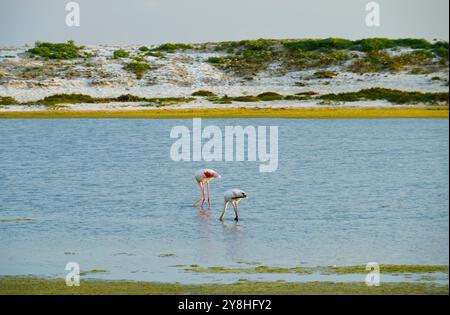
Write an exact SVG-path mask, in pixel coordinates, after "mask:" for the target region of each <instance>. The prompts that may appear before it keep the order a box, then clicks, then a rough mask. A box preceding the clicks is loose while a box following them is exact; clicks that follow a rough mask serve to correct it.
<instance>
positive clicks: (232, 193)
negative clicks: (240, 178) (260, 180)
mask: <svg viewBox="0 0 450 315" xmlns="http://www.w3.org/2000/svg"><path fill="white" fill-rule="evenodd" d="M247 198H248V196H247V194H246V193H245V191H243V190H240V189H230V190H227V191H226V192H225V194H224V202H225V203H224V206H223V212H222V215H221V216H220V221H223V218H224V217H225V213H226V212H227V207H228V204H229V203H230V202H231V204H232V205H233V208H234V213H235V214H236V217H235V218H234V220H235V221H236V222H237V221H239V213H238V204H239V202H241V200H242V199H247Z"/></svg>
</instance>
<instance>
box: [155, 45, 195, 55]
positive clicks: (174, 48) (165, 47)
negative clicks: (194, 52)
mask: <svg viewBox="0 0 450 315" xmlns="http://www.w3.org/2000/svg"><path fill="white" fill-rule="evenodd" d="M193 48H194V46H192V45H189V44H171V43H167V44H162V45H161V46H158V47H156V48H154V49H152V51H165V52H167V53H175V52H177V51H178V50H188V49H193Z"/></svg>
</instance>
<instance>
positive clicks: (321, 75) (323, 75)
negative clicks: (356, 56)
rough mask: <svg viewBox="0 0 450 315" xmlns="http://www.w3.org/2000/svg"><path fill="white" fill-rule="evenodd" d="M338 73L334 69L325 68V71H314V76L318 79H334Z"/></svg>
mask: <svg viewBox="0 0 450 315" xmlns="http://www.w3.org/2000/svg"><path fill="white" fill-rule="evenodd" d="M337 75H338V74H337V73H336V72H334V71H328V70H324V71H317V72H315V73H314V77H315V78H316V79H332V78H334V77H336V76H337Z"/></svg>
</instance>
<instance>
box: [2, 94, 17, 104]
mask: <svg viewBox="0 0 450 315" xmlns="http://www.w3.org/2000/svg"><path fill="white" fill-rule="evenodd" d="M18 104H19V102H18V101H17V100H16V99H15V98H13V97H11V96H0V105H18Z"/></svg>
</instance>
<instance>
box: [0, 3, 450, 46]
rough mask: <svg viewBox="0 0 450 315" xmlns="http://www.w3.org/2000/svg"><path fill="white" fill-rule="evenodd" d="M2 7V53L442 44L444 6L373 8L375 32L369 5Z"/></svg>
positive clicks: (445, 33) (445, 24) (444, 36)
mask: <svg viewBox="0 0 450 315" xmlns="http://www.w3.org/2000/svg"><path fill="white" fill-rule="evenodd" d="M67 2H69V0H67V1H66V0H0V46H8V45H21V44H25V43H28V44H32V43H34V42H35V41H36V40H41V41H52V42H56V41H66V40H68V39H74V40H75V41H76V42H78V43H83V44H159V43H162V42H205V41H222V40H238V39H254V38H262V37H264V38H325V37H345V38H352V39H354V38H364V37H379V36H382V37H391V38H398V37H416V38H427V39H434V38H438V39H444V40H448V38H449V31H448V20H449V13H448V10H449V2H448V0H378V1H376V2H378V3H379V4H380V6H381V26H380V27H378V28H369V27H367V26H366V24H365V16H366V14H367V12H366V11H365V7H366V4H367V3H368V2H370V0H122V1H120V0H77V1H76V2H78V3H79V4H80V8H81V26H80V27H67V26H66V24H65V17H66V14H67V12H66V11H65V5H66V3H67Z"/></svg>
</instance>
